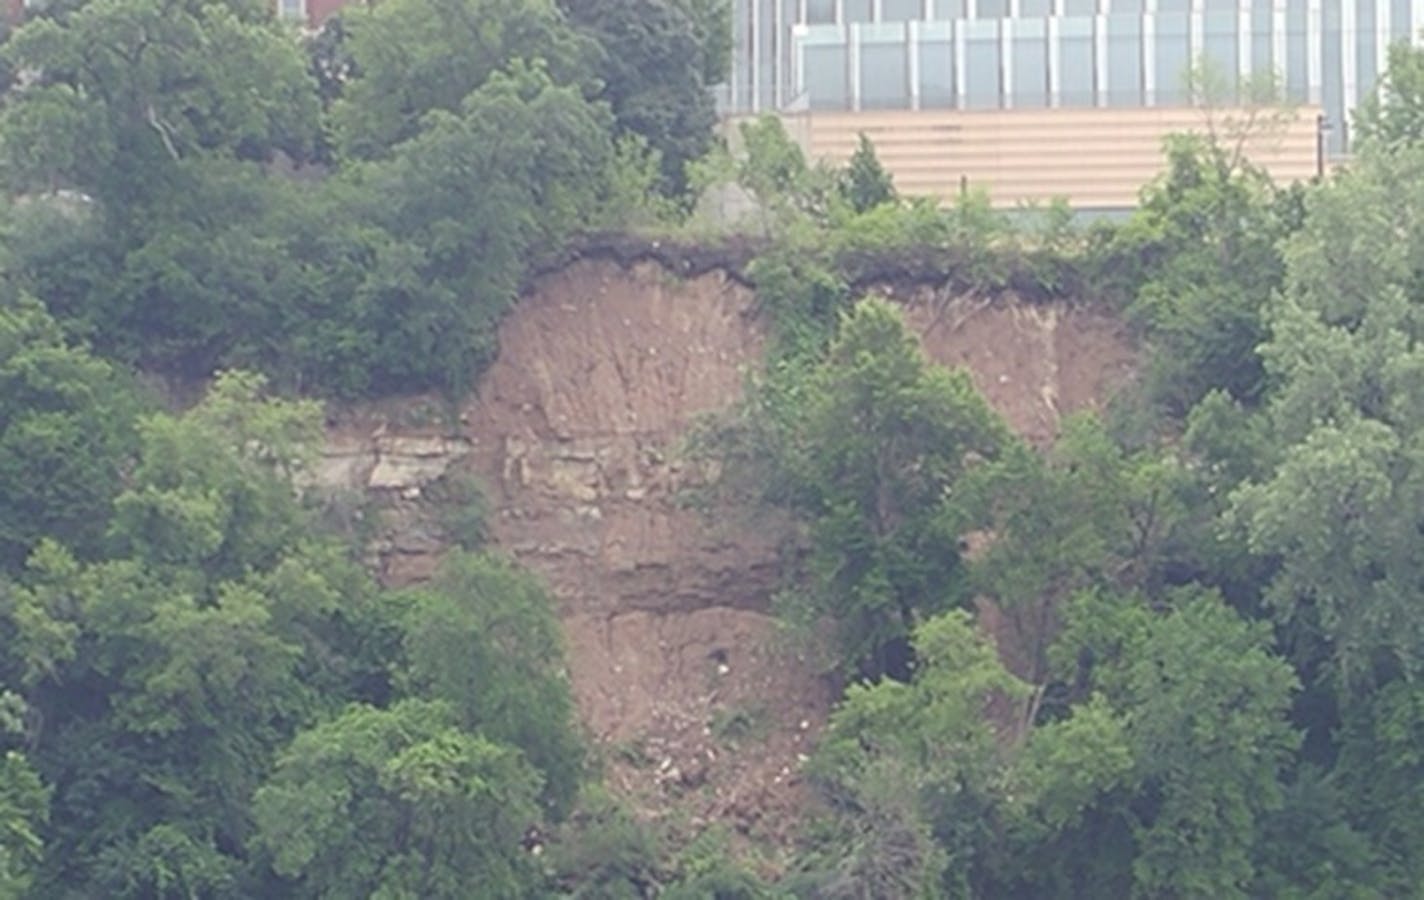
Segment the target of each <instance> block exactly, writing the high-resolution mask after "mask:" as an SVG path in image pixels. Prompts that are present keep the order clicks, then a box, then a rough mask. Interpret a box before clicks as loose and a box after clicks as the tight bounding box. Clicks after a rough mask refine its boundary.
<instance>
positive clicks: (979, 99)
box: [720, 0, 1424, 154]
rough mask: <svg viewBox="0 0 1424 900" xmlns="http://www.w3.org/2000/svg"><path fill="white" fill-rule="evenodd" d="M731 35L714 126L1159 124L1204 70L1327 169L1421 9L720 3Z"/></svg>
mask: <svg viewBox="0 0 1424 900" xmlns="http://www.w3.org/2000/svg"><path fill="white" fill-rule="evenodd" d="M733 20H734V22H733V24H734V30H735V33H734V42H735V56H734V64H733V69H732V74H731V77H730V79H729V83H728V84H727V85H726V86H725V87H724V89H723V91H722V94H721V96H720V99H721V101H722V104H723V108H724V110H725V111H726V112H728V113H730V114H744V113H754V112H782V111H788V110H797V109H807V108H809V109H811V110H813V111H831V110H837V111H863V110H885V109H898V110H951V109H952V110H1009V109H1013V110H1022V109H1053V108H1100V109H1101V108H1105V109H1138V108H1171V107H1178V106H1182V105H1184V104H1185V103H1186V102H1187V97H1186V96H1185V92H1184V78H1183V76H1184V74H1185V72H1186V70H1187V68H1188V66H1189V65H1190V63H1191V62H1192V61H1193V60H1196V59H1199V58H1206V59H1208V60H1210V61H1211V63H1212V64H1213V67H1214V68H1215V69H1216V70H1217V71H1220V72H1223V73H1226V74H1227V75H1228V76H1233V77H1238V78H1248V77H1252V76H1255V75H1258V74H1260V73H1264V72H1274V73H1275V74H1276V76H1277V78H1278V79H1279V83H1280V85H1281V86H1282V87H1283V88H1284V91H1285V93H1286V95H1287V98H1288V100H1289V101H1291V102H1292V103H1295V104H1299V105H1302V106H1306V107H1320V108H1322V109H1323V110H1324V114H1325V117H1326V123H1327V125H1328V131H1327V132H1326V141H1327V148H1328V150H1329V151H1330V152H1331V153H1334V154H1338V153H1344V152H1345V151H1346V150H1347V149H1348V147H1349V137H1350V135H1349V131H1350V121H1349V120H1350V114H1351V112H1352V111H1353V110H1354V108H1355V107H1356V105H1357V104H1358V102H1359V101H1360V100H1361V99H1362V98H1363V97H1364V96H1366V95H1367V94H1368V92H1369V91H1370V90H1371V89H1372V88H1373V86H1374V83H1375V80H1376V78H1377V77H1378V75H1379V73H1380V72H1381V71H1383V69H1384V66H1385V60H1386V52H1387V49H1388V47H1389V45H1390V44H1391V43H1392V42H1394V41H1396V40H1402V39H1410V38H1411V37H1414V36H1417V35H1418V33H1419V31H1420V29H1421V27H1424V0H733Z"/></svg>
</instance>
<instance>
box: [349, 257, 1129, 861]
mask: <svg viewBox="0 0 1424 900" xmlns="http://www.w3.org/2000/svg"><path fill="white" fill-rule="evenodd" d="M883 292H886V293H893V292H892V291H890V290H889V289H888V288H887V289H886V290H885V291H883ZM897 299H899V300H900V301H901V302H902V303H903V304H904V305H905V308H906V313H907V318H908V320H909V321H910V323H911V324H912V325H913V326H914V327H915V328H916V329H917V330H918V331H919V332H920V333H921V334H922V335H923V336H924V343H925V347H926V349H927V351H928V352H929V354H930V355H931V356H932V358H934V359H935V360H937V361H939V362H943V363H947V364H953V365H964V366H967V367H968V368H969V369H970V370H971V372H972V373H973V375H974V378H975V380H976V382H977V383H978V385H979V387H980V389H981V390H983V392H984V393H985V395H986V396H987V397H988V398H989V400H990V402H991V403H993V405H994V406H995V407H996V408H997V409H998V410H999V411H1000V412H1001V413H1002V414H1004V415H1005V417H1006V418H1007V419H1008V421H1009V422H1010V423H1011V424H1012V425H1013V426H1014V427H1015V428H1017V429H1018V430H1020V432H1022V433H1023V434H1025V435H1026V436H1028V437H1030V438H1032V439H1034V440H1035V441H1048V440H1051V438H1052V436H1053V434H1054V433H1055V432H1056V429H1057V427H1058V423H1059V421H1060V419H1061V417H1062V416H1063V415H1064V414H1066V413H1068V412H1071V411H1073V410H1076V409H1080V408H1083V407H1085V406H1094V405H1097V404H1100V403H1102V402H1103V401H1104V400H1105V399H1106V398H1107V397H1108V396H1109V395H1110V393H1111V391H1112V390H1113V389H1114V387H1115V386H1117V385H1119V384H1121V383H1122V381H1123V380H1124V379H1125V378H1126V377H1128V375H1129V374H1130V371H1131V362H1132V354H1131V350H1130V347H1129V345H1128V343H1127V340H1126V338H1125V335H1124V333H1123V332H1122V329H1121V328H1120V327H1119V326H1118V325H1117V324H1116V323H1115V322H1113V321H1112V320H1111V319H1109V318H1106V317H1104V316H1102V315H1100V314H1097V313H1094V312H1091V311H1088V310H1084V309H1081V308H1076V307H1072V306H1066V305H1059V306H1043V305H1039V306H1029V305H1025V304H1020V303H1017V302H1015V301H1014V300H1013V299H1012V298H1006V297H996V298H975V297H946V296H943V295H941V294H940V293H939V292H936V291H934V290H931V289H926V288H918V289H914V290H911V291H908V292H905V293H903V294H902V295H900V296H898V297H897ZM764 329H765V325H764V323H762V322H760V321H758V320H757V318H756V316H755V314H754V298H753V296H752V294H751V292H750V291H749V290H748V289H747V288H746V287H744V286H743V285H741V284H739V283H737V282H736V281H734V280H731V279H729V278H727V277H726V276H725V275H724V274H722V273H720V272H717V271H713V272H710V273H708V274H704V275H700V276H697V277H694V278H690V279H684V280H679V279H677V278H675V277H673V276H672V275H670V274H669V273H668V272H667V271H666V270H665V269H663V268H661V267H660V266H658V265H657V264H654V263H646V264H640V265H635V266H633V267H631V268H627V267H624V266H622V265H620V264H616V263H611V262H588V261H585V262H578V263H575V264H573V265H571V266H569V267H568V268H566V269H564V270H562V271H560V272H558V273H556V274H552V275H549V276H547V277H545V278H543V279H542V280H540V281H539V282H538V284H537V285H536V286H535V288H534V290H533V291H532V292H531V293H530V294H529V295H528V296H527V297H526V298H524V300H522V301H521V303H520V304H519V306H518V307H517V308H516V309H515V310H514V311H513V312H512V313H511V314H510V316H509V317H508V319H507V320H506V322H505V323H504V325H503V327H502V329H501V333H500V353H499V357H498V360H497V361H496V362H495V364H494V365H493V366H492V367H491V369H490V370H489V371H488V372H487V373H486V374H485V376H484V377H483V378H482V380H481V382H480V385H479V387H478V390H477V391H476V393H475V395H474V397H473V398H472V399H471V400H470V401H469V402H468V403H467V404H466V406H465V407H464V408H463V409H461V410H460V411H459V414H458V422H457V423H456V422H452V423H449V424H446V425H438V424H428V425H419V424H416V425H402V424H401V422H402V419H401V415H400V414H399V413H400V412H401V411H400V410H399V409H398V408H387V409H385V410H367V411H365V412H364V414H363V415H362V416H358V417H356V418H354V419H353V420H351V421H349V422H347V423H345V425H344V426H343V427H342V428H340V429H337V430H336V431H335V432H334V433H333V442H332V448H331V453H330V454H329V455H328V459H327V463H326V472H327V476H328V477H327V480H328V481H329V482H339V483H344V484H347V485H350V486H359V487H362V488H365V489H368V490H371V491H375V492H378V493H380V494H381V495H383V496H384V497H385V498H386V499H387V501H388V503H387V505H388V507H389V512H388V514H387V519H386V526H387V527H386V529H385V532H384V536H383V538H382V539H381V540H380V541H378V543H377V554H378V556H379V564H380V567H381V570H382V572H383V574H384V576H385V577H386V578H387V579H388V580H390V581H393V582H408V581H411V580H416V579H419V578H422V577H425V576H427V575H428V574H429V572H430V571H431V570H432V568H433V565H434V561H435V559H436V558H437V557H438V554H439V552H440V549H441V547H442V544H443V541H442V535H441V533H440V528H439V527H438V526H437V525H435V524H433V522H434V519H433V517H432V507H431V505H430V504H428V503H426V502H425V493H424V492H426V491H428V490H429V487H430V485H431V484H432V483H434V482H435V481H436V480H437V479H439V478H441V477H442V476H443V477H449V476H450V475H451V474H452V473H459V472H469V473H473V474H474V475H476V476H477V477H478V478H479V480H480V481H481V482H482V483H483V486H484V489H485V492H486V494H487V495H488V498H489V500H490V503H491V514H492V515H491V521H490V525H491V529H492V535H493V538H494V541H495V543H496V544H498V545H499V546H500V547H502V548H503V549H504V550H505V551H507V552H509V553H511V554H513V555H514V556H515V557H517V558H518V559H519V561H520V562H522V563H523V564H524V565H525V566H527V567H529V568H530V569H532V570H533V571H535V572H536V573H538V574H539V575H540V576H541V577H543V578H544V579H545V580H546V582H547V583H548V585H549V587H550V589H551V590H552V592H553V594H554V595H555V597H556V598H557V600H558V603H559V608H560V615H561V617H562V620H563V623H564V628H565V632H566V635H567V640H568V646H569V664H570V674H571V677H572V680H573V685H574V690H575V694H576V696H577V699H578V703H579V708H580V710H581V712H582V714H583V718H584V721H585V723H586V725H587V727H588V729H589V731H590V733H591V735H592V736H593V738H594V739H595V740H596V741H597V742H599V743H600V744H601V745H602V746H603V747H604V748H605V749H606V750H607V753H606V754H605V756H606V760H607V763H608V767H607V775H608V778H609V781H610V782H611V783H612V784H613V785H615V786H616V787H618V788H620V789H621V790H622V791H623V792H624V793H625V794H626V795H628V796H629V797H632V798H634V800H635V801H638V802H642V803H643V804H644V805H645V806H647V807H648V808H657V807H659V806H664V807H665V806H667V804H669V803H671V802H676V804H677V805H678V806H679V808H681V809H682V810H683V811H684V812H686V813H687V814H688V816H689V821H690V824H691V825H692V826H693V827H696V825H697V824H698V821H699V820H703V819H713V818H716V819H720V820H723V821H729V822H731V823H732V824H734V825H736V826H738V827H739V828H741V829H743V830H745V831H747V832H749V833H756V834H761V835H765V836H767V837H771V838H773V839H774V838H775V837H777V836H779V833H780V829H781V828H782V826H783V825H784V824H785V822H787V821H788V820H789V818H790V817H789V816H786V815H783V813H784V812H787V811H788V810H791V809H793V808H794V807H795V806H796V805H797V804H798V803H799V799H800V798H799V794H798V791H799V787H798V777H797V770H798V767H799V763H800V761H801V759H802V758H803V757H802V754H803V753H804V752H806V751H808V750H809V746H810V744H811V743H812V741H813V740H814V737H815V734H816V733H817V731H818V730H819V728H820V725H821V724H822V723H823V722H824V719H825V715H826V711H827V709H828V706H829V703H830V700H831V695H830V691H829V686H828V685H827V684H826V683H824V682H823V680H822V679H821V678H820V677H818V674H817V670H816V667H815V666H814V665H812V664H811V662H810V661H809V660H806V659H804V658H803V657H802V656H800V655H799V654H798V653H797V652H796V651H795V649H794V648H793V645H792V644H791V643H789V642H788V641H787V640H786V638H785V636H783V635H779V634H778V633H777V629H776V625H775V623H774V622H773V620H772V619H771V618H770V617H769V616H768V614H767V609H768V607H769V603H770V597H771V594H772V593H773V591H774V590H775V589H776V587H777V583H778V577H779V572H780V569H779V566H778V552H777V551H778V547H779V546H780V545H781V544H782V542H784V541H785V540H787V539H788V538H789V537H790V536H791V532H790V530H789V526H788V524H787V523H785V522H782V521H778V520H777V519H776V518H775V517H769V516H761V517H759V518H757V519H755V520H754V521H748V520H746V519H745V518H742V517H731V518H722V519H720V520H719V519H717V518H715V517H714V518H710V519H709V518H708V517H705V516H703V515H700V514H698V513H695V512H693V511H691V510H688V509H685V508H683V504H681V503H680V502H679V498H678V491H679V488H680V487H681V486H683V485H685V484H687V483H688V481H689V478H690V477H691V474H692V473H689V472H687V471H685V470H684V469H683V468H682V466H681V464H680V463H679V461H678V452H677V451H678V446H679V442H680V441H681V439H682V438H683V437H684V435H685V434H686V432H687V429H688V426H689V424H690V423H691V422H692V421H693V419H694V418H695V417H696V416H698V415H699V414H702V413H705V412H711V411H714V410H717V409H720V408H723V407H725V406H727V405H728V404H731V403H733V402H735V401H736V400H737V398H738V397H739V396H740V394H741V391H742V387H743V384H744V380H745V378H746V375H747V374H748V372H750V371H751V370H753V369H754V368H755V367H757V366H758V365H759V364H760V361H761V354H762V349H763V346H764V342H765V330H764ZM405 412H408V410H406V411H405ZM407 420H408V419H407Z"/></svg>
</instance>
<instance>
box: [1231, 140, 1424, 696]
mask: <svg viewBox="0 0 1424 900" xmlns="http://www.w3.org/2000/svg"><path fill="white" fill-rule="evenodd" d="M1421 172H1424V152H1417V151H1415V150H1413V149H1406V150H1401V151H1399V152H1396V153H1390V154H1368V155H1366V156H1365V157H1364V158H1362V160H1361V162H1360V164H1359V165H1358V166H1356V167H1354V168H1353V169H1352V170H1351V171H1350V172H1349V173H1347V174H1345V175H1343V176H1341V177H1340V178H1339V179H1337V181H1335V182H1334V183H1332V184H1331V185H1330V186H1329V187H1327V188H1325V189H1324V190H1322V191H1320V192H1319V193H1317V195H1316V197H1315V198H1314V201H1313V202H1312V204H1311V207H1310V213H1309V215H1308V217H1307V220H1306V225H1305V227H1304V229H1303V230H1302V231H1301V232H1299V233H1298V234H1297V235H1296V236H1295V237H1294V238H1293V239H1292V240H1291V241H1290V242H1289V243H1288V245H1287V249H1286V257H1287V260H1288V264H1289V268H1288V273H1287V278H1286V285H1285V291H1284V296H1283V297H1282V299H1281V301H1280V302H1279V303H1277V304H1276V305H1275V306H1274V307H1273V309H1272V314H1271V319H1270V328H1271V337H1270V340H1269V342H1268V343H1267V344H1266V345H1265V346H1264V347H1263V348H1262V354H1263V356H1264V358H1265V360H1266V365H1267V370H1268V371H1269V373H1270V375H1271V377H1272V378H1273V380H1274V381H1275V382H1276V383H1277V384H1278V387H1277V389H1276V390H1275V391H1274V393H1273V396H1272V398H1271V404H1270V413H1271V424H1272V426H1273V427H1272V442H1273V444H1274V445H1275V447H1276V458H1277V460H1278V462H1277V464H1276V465H1275V467H1274V468H1273V469H1272V470H1270V471H1268V472H1265V473H1262V474H1260V475H1258V476H1257V477H1256V478H1253V479H1252V480H1251V481H1250V482H1248V483H1246V484H1245V485H1243V486H1242V487H1241V488H1239V489H1238V490H1237V491H1236V492H1235V494H1234V495H1233V501H1234V502H1233V507H1232V511H1233V522H1234V523H1235V527H1236V528H1238V529H1240V530H1239V531H1236V532H1235V534H1238V535H1242V536H1244V537H1245V538H1246V540H1247V541H1248V542H1249V546H1250V548H1251V549H1252V550H1253V551H1254V552H1255V553H1257V554H1258V555H1260V556H1263V557H1268V558H1274V559H1275V560H1277V561H1278V569H1279V570H1278V571H1277V572H1276V574H1275V576H1274V578H1273V579H1272V581H1271V583H1270V587H1269V590H1268V592H1267V599H1268V600H1269V602H1270V604H1271V606H1272V609H1273V611H1274V613H1275V615H1276V616H1277V618H1278V620H1279V621H1280V622H1281V623H1282V624H1283V625H1284V626H1286V629H1287V630H1286V637H1287V640H1288V642H1289V644H1288V645H1289V646H1290V647H1291V652H1292V655H1293V658H1294V659H1296V661H1297V663H1298V665H1300V666H1301V667H1302V670H1303V671H1304V670H1317V669H1321V664H1320V663H1319V662H1316V661H1323V670H1322V671H1321V672H1320V674H1321V676H1323V677H1324V678H1325V679H1327V680H1329V681H1330V682H1331V683H1333V684H1334V685H1335V686H1336V687H1337V688H1341V689H1343V690H1344V691H1345V692H1346V693H1349V692H1350V691H1353V690H1355V689H1361V690H1368V689H1369V688H1370V687H1371V686H1372V685H1376V684H1380V683H1383V682H1385V681H1388V680H1390V679H1391V678H1393V677H1396V676H1397V675H1400V674H1403V675H1406V676H1412V675H1413V674H1415V673H1417V672H1419V671H1420V665H1421V661H1424V622H1421V619H1420V617H1419V616H1418V615H1417V610H1416V605H1417V604H1416V603H1415V597H1416V594H1417V590H1416V588H1417V586H1418V585H1419V584H1420V582H1421V577H1424V574H1421V571H1420V568H1419V565H1420V563H1419V559H1418V554H1416V553H1415V552H1414V550H1413V548H1414V546H1415V545H1416V544H1417V539H1418V529H1417V510H1418V508H1419V504H1420V500H1421V494H1420V491H1421V488H1424V474H1421V473H1424V469H1421V467H1420V459H1419V456H1418V453H1419V451H1418V445H1419V436H1420V435H1421V434H1424V431H1421V426H1422V425H1424V412H1421V408H1420V406H1419V400H1418V398H1419V397H1420V396H1421V393H1420V391H1421V382H1420V373H1421V372H1424V365H1421V357H1420V351H1419V350H1418V349H1417V348H1416V346H1415V345H1416V344H1417V342H1418V340H1419V338H1420V336H1421V333H1420V326H1419V322H1418V316H1417V315H1416V314H1415V312H1414V306H1415V305H1416V304H1417V303H1418V299H1419V297H1420V285H1421V284H1424V281H1421V279H1420V271H1421V270H1420V267H1419V262H1418V260H1419V259H1420V255H1419V254H1420V253H1421V249H1424V245H1421V239H1422V238H1421V236H1424V231H1421V230H1420V229H1419V228H1418V227H1417V221H1418V218H1419V216H1420V214H1421V211H1424V193H1421V192H1420V191H1418V190H1415V189H1414V186H1415V184H1416V179H1417V178H1419V177H1420V174H1421ZM1342 696H1343V695H1342Z"/></svg>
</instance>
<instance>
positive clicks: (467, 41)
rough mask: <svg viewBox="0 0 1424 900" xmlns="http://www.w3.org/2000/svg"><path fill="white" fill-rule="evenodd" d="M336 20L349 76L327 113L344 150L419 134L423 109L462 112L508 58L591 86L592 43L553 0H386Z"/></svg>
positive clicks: (564, 81) (386, 146)
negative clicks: (573, 27)
mask: <svg viewBox="0 0 1424 900" xmlns="http://www.w3.org/2000/svg"><path fill="white" fill-rule="evenodd" d="M341 21H342V29H343V31H344V32H345V35H346V37H345V45H346V52H347V53H348V54H349V59H350V68H351V72H352V75H353V77H351V78H350V79H349V80H348V81H347V82H346V83H345V85H344V88H343V90H342V93H341V96H340V98H339V99H338V100H337V101H336V102H335V103H334V104H333V105H332V110H331V120H332V127H333V129H334V131H335V135H336V145H337V147H338V149H339V152H340V154H341V155H342V156H344V157H347V158H355V159H373V158H378V157H382V156H385V155H386V154H388V153H389V152H390V151H391V150H392V149H393V148H394V147H395V146H396V145H398V144H400V143H401V142H402V141H405V140H408V139H410V138H412V137H415V136H416V135H417V134H419V133H420V132H421V131H422V130H423V129H424V128H425V127H426V124H427V123H426V115H427V114H428V113H430V112H433V111H436V110H441V111H444V112H446V113H459V112H460V110H461V108H462V106H463V104H464V103H465V98H466V97H468V96H469V95H470V94H471V93H473V92H474V91H475V90H477V89H478V88H480V87H481V86H483V85H484V84H485V82H486V81H488V80H489V78H490V76H491V75H493V74H494V73H496V72H499V71H503V70H505V69H508V68H509V67H510V65H511V64H513V63H517V62H522V63H526V64H532V63H535V62H536V61H542V63H543V64H544V65H545V67H546V69H547V71H548V72H549V75H550V77H551V78H552V80H553V82H554V83H555V84H558V85H560V86H568V85H573V86H575V90H580V89H585V88H587V89H590V90H589V93H590V94H591V93H592V91H591V87H592V82H591V81H590V77H591V58H592V54H593V52H594V49H595V48H594V46H593V45H592V44H591V42H590V41H589V40H588V39H587V38H584V37H582V36H581V35H579V34H578V33H576V32H575V31H574V30H573V29H572V28H571V27H570V26H569V25H568V23H567V22H566V21H565V20H564V17H563V15H562V14H561V13H560V12H559V10H558V8H557V7H556V6H555V5H554V3H553V2H552V0H391V2H383V3H377V4H372V5H371V6H370V7H368V8H365V9H354V8H353V9H350V10H348V11H346V12H344V13H343V15H342V20H341ZM471 180H472V181H474V182H475V183H477V184H480V185H483V186H491V187H492V186H495V185H497V184H498V182H499V179H498V178H495V179H491V180H489V181H485V180H482V179H480V178H479V177H478V176H477V175H475V174H473V173H472V175H471Z"/></svg>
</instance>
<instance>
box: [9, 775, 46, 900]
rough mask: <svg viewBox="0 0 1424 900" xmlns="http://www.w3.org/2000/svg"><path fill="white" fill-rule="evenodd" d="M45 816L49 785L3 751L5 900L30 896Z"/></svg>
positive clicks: (41, 848)
mask: <svg viewBox="0 0 1424 900" xmlns="http://www.w3.org/2000/svg"><path fill="white" fill-rule="evenodd" d="M48 817H49V790H48V788H46V787H45V786H44V785H43V784H42V783H41V782H40V779H39V776H37V775H36V774H35V771H34V769H33V768H31V766H30V764H29V762H28V761H27V760H26V759H25V757H24V756H23V755H22V754H20V753H17V752H15V751H14V750H8V751H6V752H5V755H4V757H3V758H0V897H3V898H5V900H20V898H21V897H25V896H28V895H29V889H30V884H31V882H32V880H33V878H34V874H35V871H36V870H37V869H38V868H39V864H40V860H41V859H42V857H43V850H44V843H43V840H42V838H41V836H40V835H41V833H42V830H43V827H44V825H45V823H46V820H47V819H48Z"/></svg>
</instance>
